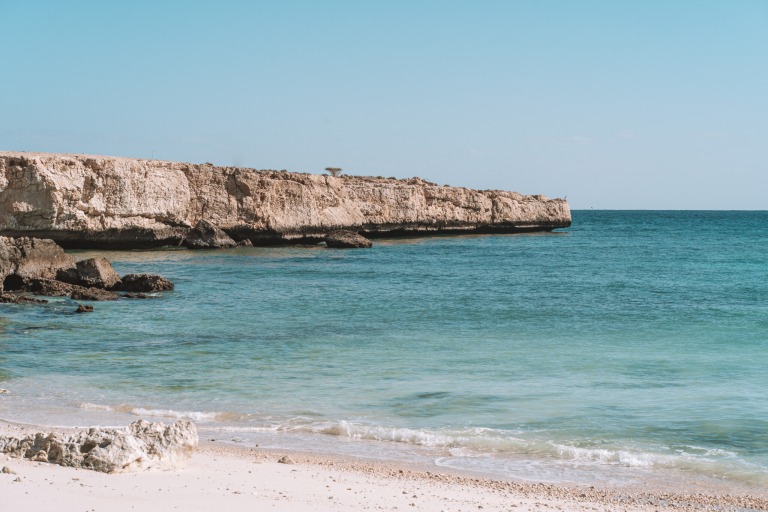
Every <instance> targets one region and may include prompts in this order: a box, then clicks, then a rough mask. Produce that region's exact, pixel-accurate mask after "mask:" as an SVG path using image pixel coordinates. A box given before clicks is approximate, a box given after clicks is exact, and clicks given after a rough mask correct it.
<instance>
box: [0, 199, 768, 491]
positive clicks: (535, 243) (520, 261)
mask: <svg viewBox="0 0 768 512" xmlns="http://www.w3.org/2000/svg"><path fill="white" fill-rule="evenodd" d="M92 254H93V253H86V252H81V253H76V254H75V257H76V258H80V257H87V256H91V255H92ZM102 254H105V255H106V256H107V257H108V258H110V259H111V260H112V261H113V264H114V266H115V267H116V269H117V270H118V272H120V273H121V274H123V273H128V272H157V273H160V274H163V275H164V276H166V277H168V278H170V279H171V280H172V281H174V282H175V283H176V290H175V291H173V292H170V293H166V294H162V295H161V296H159V297H157V298H153V299H148V300H121V301H118V302H101V303H94V305H95V311H94V313H91V314H87V315H75V314H72V311H73V310H74V309H75V307H76V306H74V303H73V302H72V301H70V300H69V299H59V300H53V301H51V303H50V304H48V305H46V306H28V305H0V387H2V388H6V389H9V390H10V391H11V393H10V394H8V395H0V417H1V418H3V419H7V420H13V421H24V422H32V423H39V424H45V425H92V424H102V425H122V424H125V423H127V422H130V421H133V420H135V419H137V418H138V417H145V418H148V419H156V420H160V421H172V420H173V419H174V418H178V417H187V418H191V419H194V420H195V421H196V422H197V423H198V426H199V427H200V428H201V429H202V430H203V432H204V437H211V438H216V439H222V440H228V441H234V442H239V443H242V444H246V445H253V444H255V443H258V444H260V445H261V446H273V447H293V448H304V449H311V450H320V451H332V452H333V451H335V452H339V453H348V454H357V455H364V456H368V457H377V458H384V459H403V460H430V461H433V462H436V463H437V464H439V465H442V466H448V467H453V468H460V469H472V470H475V471H481V472H486V473H488V474H492V475H495V476H504V477H513V478H527V479H534V480H545V481H574V482H589V481H594V480H595V479H599V480H603V479H604V480H606V481H613V482H619V483H621V482H625V481H626V482H629V481H637V480H638V479H644V478H649V477H652V476H654V475H661V474H664V475H667V476H668V475H677V476H679V477H680V478H692V479H697V478H709V477H713V478H715V479H717V480H718V481H720V482H724V483H725V484H726V485H727V484H728V483H729V482H732V483H734V485H736V483H738V484H739V485H742V484H744V485H752V486H755V487H758V488H759V487H761V486H762V487H768V371H767V370H766V369H767V368H768V212H698V211H691V212H643V211H638V212H630V211H575V212H574V213H573V227H572V228H569V229H567V230H560V231H559V232H554V233H547V234H526V235H506V236H464V237H434V238H419V239H398V240H379V241H377V242H376V245H375V247H374V248H373V249H370V250H353V251H334V250H328V249H324V248H323V247H321V246H320V247H281V248H241V249H235V250H226V251H213V252H191V251H186V250H166V251H150V252H113V253H102ZM667 476H665V477H664V478H667Z"/></svg>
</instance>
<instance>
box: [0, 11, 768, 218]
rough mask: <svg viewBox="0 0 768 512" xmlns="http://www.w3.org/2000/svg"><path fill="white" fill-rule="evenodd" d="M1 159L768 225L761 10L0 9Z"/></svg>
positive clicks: (767, 61)
mask: <svg viewBox="0 0 768 512" xmlns="http://www.w3.org/2000/svg"><path fill="white" fill-rule="evenodd" d="M0 27H1V28H0V69H1V70H2V71H0V149H2V150H24V151H48V152H72V153H96V154H106V155H120V156H132V157H142V158H150V157H154V158H159V159H165V160H181V161H188V162H206V161H209V162H213V163H215V164H219V165H233V164H234V165H242V166H249V167H256V168H272V169H288V170H292V171H301V172H321V171H322V169H323V168H325V167H327V166H337V167H342V168H344V169H345V170H346V171H349V172H350V173H352V174H364V175H374V176H375V175H383V176H397V177H410V176H421V177H423V178H426V179H429V180H432V181H436V182H438V183H441V184H443V183H444V184H451V185H459V186H467V187H473V188H500V189H508V190H517V191H519V192H523V193H529V194H533V193H542V194H545V195H548V196H552V197H562V196H566V195H567V197H568V200H569V201H570V203H571V206H572V207H573V208H590V207H594V208H648V209H659V208H660V209H688V208H691V209H768V0H721V1H713V0H696V1H694V0H691V1H685V0H604V1H589V0H559V1H557V0H528V1H522V0H521V1H514V0H506V1H492V0H489V1H482V0H476V1H450V0H445V1H436V0H435V1H426V0H424V1H418V0H410V1H399V0H388V1H381V2H374V1H365V0H357V1H331V0H329V1H321V0H314V1H310V0H307V1H301V0H294V1H291V0H282V1H252V2H251V1H230V0H219V1H215V2H214V1H210V2H196V1H194V0H193V1H166V2H162V1H159V0H158V1H151V2H150V1H140V0H132V1H124V2H116V1H115V2H110V1H92V2H88V1H77V0H73V1H66V2H63V1H47V2H46V1H35V0H0Z"/></svg>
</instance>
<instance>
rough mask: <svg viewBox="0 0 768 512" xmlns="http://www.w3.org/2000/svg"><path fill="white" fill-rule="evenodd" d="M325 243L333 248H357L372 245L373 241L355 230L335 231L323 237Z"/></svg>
mask: <svg viewBox="0 0 768 512" xmlns="http://www.w3.org/2000/svg"><path fill="white" fill-rule="evenodd" d="M323 240H324V241H325V245H327V246H328V247H330V248H332V249H357V248H367V247H372V246H373V242H371V241H370V240H368V239H367V238H365V237H364V236H362V235H358V234H357V233H355V232H354V231H334V232H332V233H328V234H327V235H325V238H323Z"/></svg>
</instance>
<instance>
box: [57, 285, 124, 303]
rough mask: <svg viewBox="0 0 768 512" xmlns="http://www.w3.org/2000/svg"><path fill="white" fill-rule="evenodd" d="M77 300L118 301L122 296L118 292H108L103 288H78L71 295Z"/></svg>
mask: <svg viewBox="0 0 768 512" xmlns="http://www.w3.org/2000/svg"><path fill="white" fill-rule="evenodd" d="M69 296H70V297H72V298H73V299H75V300H94V301H100V300H117V299H119V298H120V294H118V293H116V292H110V291H108V290H102V289H101V288H84V287H82V286H77V287H76V288H75V289H74V290H72V293H71V294H70V295H69Z"/></svg>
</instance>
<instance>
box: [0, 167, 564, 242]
mask: <svg viewBox="0 0 768 512" xmlns="http://www.w3.org/2000/svg"><path fill="white" fill-rule="evenodd" d="M203 219H205V220H208V221H210V222H211V223H213V224H215V225H216V226H218V227H220V228H221V229H223V230H224V231H225V232H226V233H227V234H229V235H230V236H231V237H232V238H234V239H235V240H237V241H241V240H245V239H248V240H250V241H252V242H253V243H255V244H279V243H316V242H319V241H320V240H322V237H323V236H324V235H325V234H327V233H329V232H330V231H333V230H337V229H347V230H352V231H357V232H360V233H362V234H365V235H366V236H369V237H370V236H386V235H397V234H407V233H433V232H435V233H444V232H458V233H466V232H510V233H511V232H522V231H549V230H552V229H555V228H561V227H567V226H569V225H570V223H571V214H570V209H569V207H568V203H567V202H566V201H565V200H563V199H548V198H546V197H544V196H524V195H521V194H518V193H516V192H504V191H499V190H485V191H477V190H471V189H467V188H458V187H448V186H440V185H437V184H434V183H430V182H428V181H425V180H422V179H420V178H411V179H402V180H398V179H387V178H374V177H359V176H348V175H342V176H338V177H333V176H324V175H314V174H300V173H292V172H284V171H259V170H255V169H243V168H235V167H215V166H213V165H210V164H188V163H178V162H164V161H157V160H141V159H131V158H116V157H106V156H90V155H64V154H48V153H11V152H0V235H5V236H34V237H38V238H50V239H53V240H55V241H56V242H58V243H60V244H62V245H63V246H65V247H112V248H135V247H151V246H160V245H168V244H178V243H180V242H181V241H182V240H183V239H184V237H185V235H186V234H187V233H188V232H189V230H190V229H191V228H192V227H193V226H194V225H195V224H196V223H197V222H198V221H200V220H203Z"/></svg>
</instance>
